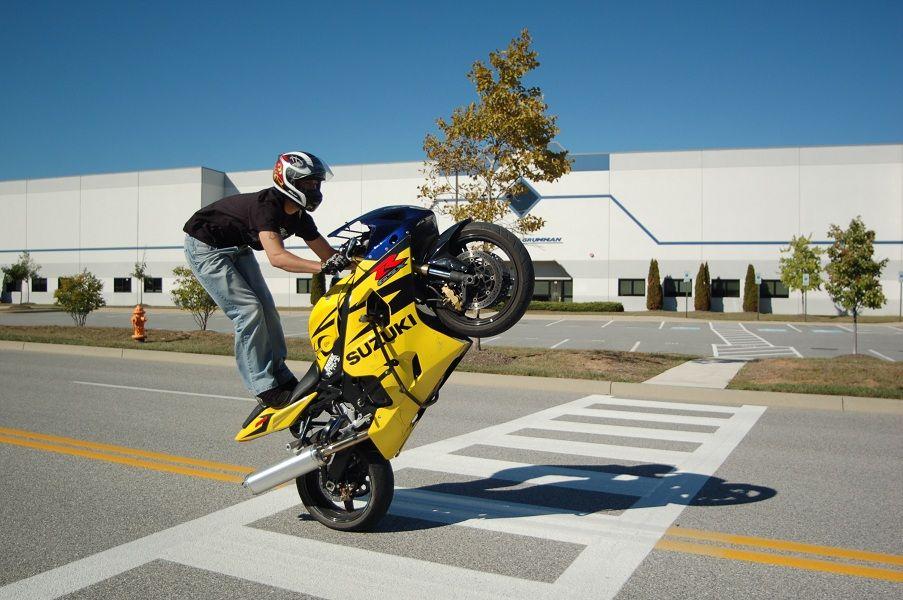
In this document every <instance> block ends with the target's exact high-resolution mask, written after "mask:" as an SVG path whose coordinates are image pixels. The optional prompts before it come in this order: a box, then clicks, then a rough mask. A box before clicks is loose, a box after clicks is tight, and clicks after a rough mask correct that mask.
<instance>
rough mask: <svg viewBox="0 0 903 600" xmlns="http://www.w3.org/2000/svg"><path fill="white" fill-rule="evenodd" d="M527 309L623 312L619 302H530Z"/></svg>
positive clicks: (622, 306)
mask: <svg viewBox="0 0 903 600" xmlns="http://www.w3.org/2000/svg"><path fill="white" fill-rule="evenodd" d="M528 308H529V310H554V311H559V312H624V305H623V304H621V303H620V302H539V301H536V300H534V301H533V302H530V306H529V307H528Z"/></svg>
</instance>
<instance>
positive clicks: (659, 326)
mask: <svg viewBox="0 0 903 600" xmlns="http://www.w3.org/2000/svg"><path fill="white" fill-rule="evenodd" d="M664 326H665V322H664V321H662V322H661V323H659V324H658V328H659V329H661V328H663V327H664Z"/></svg>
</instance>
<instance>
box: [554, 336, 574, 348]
mask: <svg viewBox="0 0 903 600" xmlns="http://www.w3.org/2000/svg"><path fill="white" fill-rule="evenodd" d="M570 341H571V340H570V338H569V339H566V340H561V341H560V342H558V343H557V344H553V345H552V347H551V349H553V350H554V349H555V348H557V347H558V346H560V345H561V344H564V343H567V342H570Z"/></svg>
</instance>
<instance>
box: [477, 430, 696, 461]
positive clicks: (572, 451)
mask: <svg viewBox="0 0 903 600" xmlns="http://www.w3.org/2000/svg"><path fill="white" fill-rule="evenodd" d="M480 443H481V444H483V445H486V446H497V447H499V448H516V449H518V450H536V451H538V452H554V453H557V454H568V455H572V456H591V457H593V458H612V459H616V460H633V461H639V462H646V463H659V464H667V465H674V466H679V465H680V464H681V461H683V460H684V459H686V458H688V457H689V456H690V454H691V453H689V452H679V451H677V450H658V449H655V448H637V447H635V446H616V445H614V444H593V443H590V442H573V441H570V440H557V439H549V438H535V437H527V436H523V435H498V436H492V437H488V438H485V439H483V440H481V441H480Z"/></svg>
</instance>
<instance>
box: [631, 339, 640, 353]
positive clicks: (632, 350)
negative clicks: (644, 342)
mask: <svg viewBox="0 0 903 600" xmlns="http://www.w3.org/2000/svg"><path fill="white" fill-rule="evenodd" d="M639 347H640V342H639V341H637V343H636V344H634V345H633V348H631V349H630V352H636V349H637V348H639Z"/></svg>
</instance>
